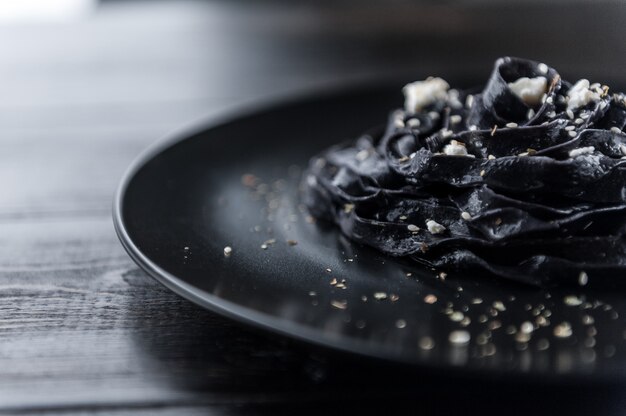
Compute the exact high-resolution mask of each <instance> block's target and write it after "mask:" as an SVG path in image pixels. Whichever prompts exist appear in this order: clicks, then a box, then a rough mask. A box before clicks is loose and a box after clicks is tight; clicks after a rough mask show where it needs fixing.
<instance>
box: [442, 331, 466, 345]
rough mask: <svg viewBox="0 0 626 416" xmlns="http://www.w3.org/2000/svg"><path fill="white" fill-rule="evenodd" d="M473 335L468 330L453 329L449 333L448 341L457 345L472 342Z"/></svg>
mask: <svg viewBox="0 0 626 416" xmlns="http://www.w3.org/2000/svg"><path fill="white" fill-rule="evenodd" d="M470 339H471V336H470V333H469V332H467V331H452V332H450V335H448V341H450V342H451V343H452V344H456V345H466V344H468V343H469V342H470Z"/></svg>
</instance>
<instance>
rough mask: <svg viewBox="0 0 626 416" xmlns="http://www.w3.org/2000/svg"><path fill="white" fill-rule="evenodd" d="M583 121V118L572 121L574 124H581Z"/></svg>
mask: <svg viewBox="0 0 626 416" xmlns="http://www.w3.org/2000/svg"><path fill="white" fill-rule="evenodd" d="M584 122H585V120H583V119H582V118H580V117H579V118H577V119H576V120H574V123H576V124H583V123H584Z"/></svg>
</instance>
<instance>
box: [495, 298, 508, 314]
mask: <svg viewBox="0 0 626 416" xmlns="http://www.w3.org/2000/svg"><path fill="white" fill-rule="evenodd" d="M493 307H494V309H497V310H499V311H500V312H503V311H506V307H505V306H504V303H502V302H500V301H499V300H496V301H495V302H493Z"/></svg>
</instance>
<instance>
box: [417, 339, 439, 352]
mask: <svg viewBox="0 0 626 416" xmlns="http://www.w3.org/2000/svg"><path fill="white" fill-rule="evenodd" d="M418 346H419V347H420V349H422V350H425V351H428V350H432V349H433V348H435V341H434V340H433V339H432V338H431V337H428V336H426V337H422V338H420V340H419V342H418Z"/></svg>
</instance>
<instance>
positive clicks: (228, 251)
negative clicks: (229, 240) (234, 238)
mask: <svg viewBox="0 0 626 416" xmlns="http://www.w3.org/2000/svg"><path fill="white" fill-rule="evenodd" d="M232 253H233V248H232V247H231V246H226V247H224V256H226V257H229V256H230V255H231V254H232Z"/></svg>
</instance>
